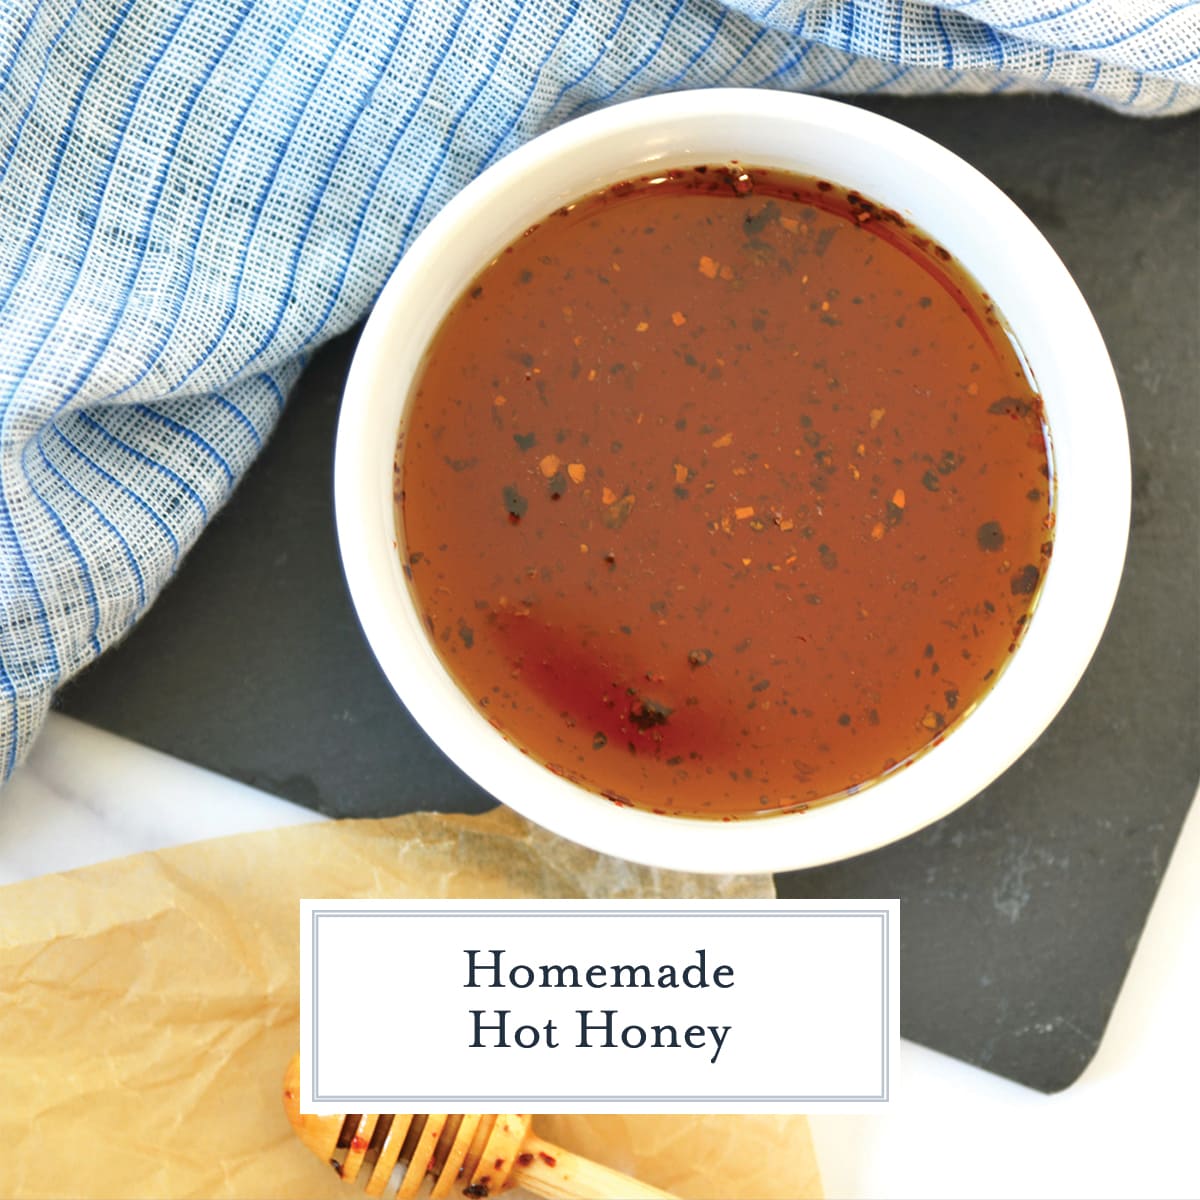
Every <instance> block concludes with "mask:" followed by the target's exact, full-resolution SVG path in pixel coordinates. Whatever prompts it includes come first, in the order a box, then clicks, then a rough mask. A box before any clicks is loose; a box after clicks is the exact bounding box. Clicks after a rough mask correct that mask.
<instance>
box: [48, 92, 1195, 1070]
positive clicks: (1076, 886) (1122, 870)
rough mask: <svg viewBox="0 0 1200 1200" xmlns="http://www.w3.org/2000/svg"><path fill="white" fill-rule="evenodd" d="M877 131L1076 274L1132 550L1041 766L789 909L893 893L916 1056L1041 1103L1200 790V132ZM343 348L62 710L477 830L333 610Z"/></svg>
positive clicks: (1032, 760) (247, 776) (918, 118)
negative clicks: (1118, 439)
mask: <svg viewBox="0 0 1200 1200" xmlns="http://www.w3.org/2000/svg"><path fill="white" fill-rule="evenodd" d="M870 107H871V108H873V109H875V110H876V111H880V112H883V113H885V114H886V115H888V116H891V117H894V118H895V119H897V120H900V121H902V122H904V123H906V124H909V125H912V126H913V127H915V128H917V129H919V130H921V131H922V132H924V133H927V134H929V135H930V136H932V137H934V138H936V139H937V140H938V141H941V142H942V143H944V144H945V145H947V146H949V147H950V148H951V149H953V150H955V151H956V152H957V153H959V154H960V155H962V156H963V157H964V158H966V159H968V160H969V161H971V162H973V163H974V164H975V165H977V166H978V167H979V168H980V169H981V170H983V171H984V172H985V173H986V174H987V175H989V176H990V177H991V178H992V179H993V180H995V181H996V182H997V183H998V184H1000V186H1002V187H1003V188H1004V189H1005V190H1006V191H1007V192H1008V193H1009V194H1010V195H1011V196H1012V197H1013V198H1014V199H1015V200H1016V201H1017V203H1018V204H1020V205H1021V207H1022V208H1023V209H1024V210H1025V211H1026V212H1027V213H1028V214H1029V215H1030V216H1031V217H1032V218H1033V220H1034V221H1035V222H1036V223H1037V224H1038V226H1039V227H1040V228H1041V229H1042V231H1043V232H1044V233H1045V235H1046V236H1047V238H1048V239H1049V240H1050V241H1051V243H1052V244H1053V245H1054V246H1055V248H1056V249H1057V250H1058V252H1059V253H1060V255H1061V256H1062V257H1063V259H1064V260H1065V262H1066V264H1067V266H1068V267H1069V268H1070V270H1071V271H1072V273H1073V274H1074V275H1075V278H1076V280H1077V281H1078V283H1079V285H1080V287H1081V289H1082V291H1083V293H1084V295H1085V296H1086V297H1087V298H1088V301H1089V303H1090V304H1091V305H1092V308H1093V311H1094V312H1095V314H1096V317H1097V320H1098V321H1099V324H1100V326H1101V329H1102V330H1103V332H1104V335H1105V337H1106V339H1107V341H1108V345H1109V348H1110V351H1111V354H1112V357H1113V360H1114V362H1115V364H1116V368H1117V373H1118V375H1119V377H1120V382H1121V387H1122V389H1123V393H1124V396H1125V401H1126V408H1127V412H1128V417H1129V424H1130V432H1131V440H1132V444H1133V461H1134V475H1133V478H1134V521H1133V534H1132V542H1131V546H1130V552H1129V559H1128V565H1127V569H1126V575H1125V579H1124V582H1123V584H1122V588H1121V593H1120V596H1119V599H1118V602H1117V607H1116V611H1115V613H1114V616H1113V619H1112V622H1111V624H1110V627H1109V630H1108V632H1107V634H1106V636H1105V639H1104V641H1103V643H1102V645H1101V647H1100V650H1099V653H1098V654H1097V656H1096V659H1095V661H1094V663H1093V665H1092V667H1091V669H1090V670H1089V671H1088V674H1087V676H1086V677H1085V679H1084V681H1083V683H1082V685H1081V686H1080V688H1079V690H1078V691H1077V693H1076V694H1075V696H1074V697H1073V698H1072V700H1071V701H1070V703H1069V704H1068V705H1067V707H1066V709H1065V710H1064V712H1063V713H1062V714H1061V715H1060V717H1059V718H1058V720H1056V721H1055V723H1054V724H1053V726H1052V727H1051V728H1050V729H1049V730H1048V731H1047V733H1046V734H1045V735H1044V736H1043V738H1042V739H1041V740H1040V741H1039V743H1038V744H1037V745H1036V746H1035V747H1034V748H1033V749H1032V750H1031V751H1030V752H1029V753H1028V754H1027V755H1026V756H1025V757H1024V758H1023V759H1022V760H1021V761H1020V762H1019V763H1017V764H1016V765H1015V766H1014V767H1013V768H1012V769H1011V770H1010V771H1009V772H1008V773H1007V774H1006V775H1005V776H1004V777H1003V778H1002V779H1001V780H999V781H998V782H997V783H996V784H994V785H993V786H992V787H991V788H989V789H988V791H987V792H985V793H984V794H983V795H982V796H980V797H979V798H977V799H976V800H975V801H974V802H973V803H971V804H970V805H968V806H967V807H965V808H964V809H961V810H960V811H959V812H958V813H956V814H955V815H953V816H952V817H950V818H948V819H947V820H945V821H942V822H940V823H939V824H937V825H935V826H932V827H931V828H929V829H927V830H925V831H924V832H922V833H920V834H917V835H915V836H913V837H911V838H909V839H907V840H906V841H904V842H902V843H899V844H897V845H894V846H892V847H889V848H887V849H885V850H881V851H878V852H877V853H874V854H870V855H866V856H864V857H862V858H859V859H855V860H853V861H850V862H846V863H840V864H837V865H834V866H830V867H824V868H820V869H816V870H811V871H805V872H796V873H792V874H789V875H783V876H780V877H779V890H780V894H781V895H783V896H787V897H811V896H829V897H853V896H862V897H888V896H900V897H901V898H902V899H903V902H904V903H903V918H902V929H903V952H902V959H901V961H902V994H903V1028H904V1033H905V1035H906V1036H908V1037H910V1038H913V1039H915V1040H917V1041H919V1042H923V1043H925V1044H927V1045H929V1046H933V1047H935V1048H937V1049H939V1050H942V1051H945V1052H947V1053H950V1054H953V1055H957V1056H958V1057H960V1058H963V1059H966V1060H968V1061H970V1062H973V1063H977V1064H979V1065H981V1066H984V1067H986V1068H989V1069H991V1070H993V1071H996V1072H998V1073H1000V1074H1003V1075H1006V1076H1009V1077H1011V1078H1013V1079H1017V1080H1020V1081H1022V1082H1024V1083H1027V1084H1029V1085H1031V1086H1033V1087H1036V1088H1040V1089H1042V1090H1044V1091H1053V1090H1055V1089H1058V1088H1061V1087H1064V1086H1066V1085H1067V1084H1069V1083H1070V1082H1071V1081H1072V1080H1073V1079H1075V1078H1076V1077H1077V1075H1078V1074H1079V1072H1080V1071H1081V1070H1082V1069H1083V1067H1084V1066H1085V1065H1086V1064H1087V1062H1088V1060H1089V1059H1090V1057H1091V1055H1092V1054H1093V1052H1094V1051H1095V1048H1096V1045H1097V1044H1098V1041H1099V1038H1100V1035H1101V1033H1102V1032H1103V1029H1104V1026H1105V1023H1106V1021H1107V1019H1108V1015H1109V1013H1110V1010H1111V1008H1112V1004H1113V1002H1114V1000H1115V998H1116V993H1117V990H1118V988H1119V986H1120V983H1121V980H1122V978H1123V976H1124V973H1125V970H1126V968H1127V966H1128V963H1129V959H1130V957H1131V955H1132V952H1133V949H1134V946H1135V945H1136V942H1137V938H1138V935H1139V932H1140V930H1141V928H1142V925H1143V923H1144V920H1145V917H1146V914H1147V912H1148V909H1149V906H1150V903H1151V900H1152V898H1153V896H1154V893H1155V890H1156V888H1157V886H1158V883H1159V880H1160V878H1161V875H1162V872H1163V869H1164V867H1165V865H1166V862H1167V859H1168V857H1169V855H1170V852H1171V847H1172V846H1173V844H1174V840H1175V837H1176V835H1177V833H1178V829H1179V826H1180V824H1181V823H1182V820H1183V816H1184V813H1185V810H1186V808H1187V805H1188V802H1189V800H1190V798H1191V796H1192V795H1193V794H1194V791H1195V788H1196V784H1197V780H1198V778H1200V608H1198V602H1197V596H1200V483H1198V482H1197V481H1198V480H1200V395H1198V391H1200V384H1198V382H1197V381H1198V380H1200V119H1198V118H1197V117H1188V118H1182V119H1177V120H1174V121H1170V122H1166V123H1147V122H1140V121H1137V120H1135V119H1132V118H1129V117H1120V116H1115V115H1112V114H1109V113H1107V112H1105V111H1102V110H1100V109H1095V108H1090V107H1085V106H1083V105H1081V104H1078V103H1076V102H1072V101H1067V100H1061V99H1049V98H1046V99H1034V98H1017V97H1012V98H1004V99H995V98H992V99H978V100H974V99H928V100H908V101H880V102H876V103H872V104H870ZM352 348H353V342H352V338H351V337H345V338H342V339H340V340H339V341H337V342H335V343H333V344H332V345H330V346H329V347H327V348H326V349H325V350H324V351H323V352H322V353H321V354H319V355H318V356H317V358H316V360H315V361H314V362H313V364H312V366H311V367H310V368H309V370H308V371H307V373H306V374H305V376H304V378H303V380H302V381H301V383H300V385H299V386H298V388H297V390H296V393H295V394H294V396H293V397H292V400H291V403H290V405H289V408H288V411H287V413H286V415H285V417H284V418H283V421H282V423H281V425H280V428H279V430H278V433H277V434H276V435H275V437H274V438H273V439H272V441H271V442H270V444H269V445H268V447H267V449H266V451H265V452H264V454H263V456H262V458H261V460H260V461H259V462H258V463H257V464H256V466H255V467H254V469H253V470H252V471H251V472H250V474H249V476H248V477H247V478H246V480H245V482H244V483H243V485H242V486H241V488H240V489H239V491H238V493H237V495H236V496H235V498H234V499H233V501H232V502H231V503H230V504H229V506H228V507H227V509H226V510H225V511H224V512H223V513H222V514H221V515H220V516H219V517H218V518H217V520H216V521H215V522H214V524H213V526H212V528H211V529H210V530H209V531H208V533H206V535H205V537H204V538H203V539H202V540H201V542H200V544H199V546H198V547H197V548H196V550H195V551H194V552H193V553H192V555H191V557H190V558H189V560H188V561H187V563H186V565H185V567H184V569H183V570H182V572H181V574H180V576H179V578H178V579H177V580H176V581H174V582H173V583H172V584H171V585H170V587H169V588H168V589H167V591H166V592H165V594H164V595H163V597H162V599H161V600H160V602H159V603H158V605H157V606H156V607H155V608H154V609H153V610H152V611H151V612H150V613H149V615H148V616H147V617H146V619H145V620H144V621H143V622H142V624H141V625H140V626H139V627H138V628H137V629H136V630H135V632H134V633H133V634H132V636H131V637H130V638H129V639H128V640H127V641H126V642H125V643H124V644H123V645H121V646H119V647H118V648H117V649H116V650H115V651H113V652H112V653H110V654H109V655H107V656H106V657H105V658H104V659H102V660H101V661H100V663H99V664H97V665H96V666H94V667H93V668H92V669H90V670H89V671H88V672H87V673H85V675H83V676H82V677H81V678H79V679H78V680H77V681H75V682H74V683H73V684H71V685H70V686H69V687H68V688H66V689H65V690H64V692H63V693H62V695H61V697H60V701H59V703H60V706H61V708H62V709H63V710H64V711H66V712H69V713H71V714H73V715H75V716H78V717H80V718H82V719H84V720H86V721H90V722H92V723H94V724H97V725H101V726H103V727H106V728H109V729H112V730H115V731H116V732H119V733H122V734H125V735H127V736H129V737H132V738H134V739H136V740H138V741H141V742H144V743H147V744H150V745H153V746H157V747H159V748H161V749H163V750H166V751H168V752H170V753H172V754H175V755H178V756H180V757H182V758H185V759H188V760H191V761H193V762H197V763H201V764H203V765H204V766H208V767H211V768H213V769H215V770H217V771H220V772H222V773H224V774H227V775H232V776H236V777H237V778H239V779H243V780H245V781H247V782H249V783H252V784H255V785H257V786H258V787H261V788H264V789H266V790H267V791H270V792H274V793H276V794H278V795H282V796H286V797H287V798H288V799H291V800H294V801H297V802H299V803H300V804H304V805H308V806H310V807H313V808H317V809H320V810H321V811H322V812H326V813H330V814H336V815H346V816H350V815H383V814H391V813H397V812H403V811H407V810H411V809H415V808H419V807H436V808H440V809H445V810H453V811H478V810H481V809H483V808H486V807H488V806H489V805H490V803H491V801H490V800H489V798H488V797H487V796H486V795H485V794H484V793H483V792H481V791H480V790H479V789H478V788H477V787H476V786H475V785H474V784H472V783H471V782H470V781H468V780H467V779H466V778H465V777H464V776H462V775H461V774H460V773H459V772H458V771H457V769H456V768H455V767H453V766H451V765H450V763H449V762H447V761H446V759H445V758H444V757H443V756H442V755H441V754H440V752H439V751H438V750H436V749H435V748H434V747H433V745H432V744H431V743H430V742H429V741H428V740H427V739H426V738H425V736H424V735H423V734H422V733H421V732H420V731H419V730H418V729H417V728H416V726H415V725H414V724H413V723H412V721H411V720H410V719H409V718H408V716H407V714H406V713H405V712H404V710H403V709H402V708H401V707H400V705H399V704H398V703H397V702H396V701H395V700H394V699H393V697H392V694H391V692H390V691H389V689H388V687H387V685H386V684H385V682H384V680H383V677H382V676H381V674H380V673H379V671H378V669H377V668H376V667H375V665H374V662H373V660H372V659H371V657H370V655H369V653H368V652H367V650H366V647H365V644H364V642H363V640H362V638H361V636H360V634H359V631H358V628H357V625H356V623H355V618H354V615H353V613H352V611H351V609H350V605H349V601H348V599H347V596H346V593H345V589H344V586H343V582H342V577H341V571H340V567H339V563H338V558H337V552H336V547H335V544H334V537H333V521H332V512H331V501H330V483H331V468H332V455H333V430H334V424H335V420H336V415H337V405H338V398H339V391H340V387H341V383H342V380H343V378H344V375H345V371H346V368H347V365H348V362H349V356H350V354H351V351H352ZM798 1003H801V1002H798Z"/></svg>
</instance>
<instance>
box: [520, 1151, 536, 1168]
mask: <svg viewBox="0 0 1200 1200" xmlns="http://www.w3.org/2000/svg"><path fill="white" fill-rule="evenodd" d="M531 1162H533V1155H532V1154H529V1153H526V1154H518V1155H517V1165H518V1166H520V1167H527V1166H529V1164H530V1163H531Z"/></svg>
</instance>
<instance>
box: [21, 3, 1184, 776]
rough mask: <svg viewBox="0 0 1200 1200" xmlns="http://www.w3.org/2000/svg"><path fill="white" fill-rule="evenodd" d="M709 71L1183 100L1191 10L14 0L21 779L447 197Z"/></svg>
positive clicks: (814, 84)
mask: <svg viewBox="0 0 1200 1200" xmlns="http://www.w3.org/2000/svg"><path fill="white" fill-rule="evenodd" d="M715 85H723V86H742V87H774V88H788V89H797V90H805V91H816V92H826V93H832V94H845V93H861V92H893V93H913V92H973V93H982V92H1004V91H1011V92H1017V91H1060V92H1072V93H1075V94H1077V95H1081V96H1089V97H1092V98H1094V99H1096V100H1098V101H1100V102H1102V103H1104V104H1107V105H1110V106H1112V107H1115V108H1120V109H1123V110H1125V111H1128V112H1130V113H1134V114H1141V115H1158V114H1171V113H1181V112H1185V111H1188V110H1191V109H1194V108H1196V107H1197V106H1198V105H1200V5H1198V4H1197V3H1195V2H1194V0H1125V2H1123V3H1122V2H1120V0H944V2H942V3H938V4H934V3H922V2H920V0H728V2H725V3H723V2H722V0H0V605H2V614H0V772H2V773H3V775H4V776H5V777H6V776H7V775H8V773H9V772H11V770H12V768H13V766H14V764H15V763H16V762H17V761H19V759H20V757H21V755H22V754H23V753H24V752H25V750H26V749H27V748H28V746H29V744H30V741H31V740H32V738H33V736H34V734H35V732H36V730H37V728H38V725H39V723H40V721H41V718H42V716H43V714H44V712H45V710H46V707H47V705H48V703H49V700H50V697H51V695H52V693H53V690H54V688H55V687H56V686H57V685H58V684H59V683H60V682H61V681H62V680H64V679H65V678H67V677H68V676H70V675H71V674H72V673H73V672H76V671H78V670H79V669H80V668H81V667H83V666H84V665H86V664H87V663H88V662H90V661H91V660H92V659H93V658H95V657H96V655H98V654H100V653H101V652H102V651H103V650H104V648H105V647H106V646H109V645H111V644H112V643H113V642H114V641H116V640H117V639H118V638H120V637H121V636H122V634H124V633H125V632H126V631H127V630H128V629H129V628H130V626H131V625H132V624H133V623H134V622H135V621H136V620H137V618H138V617H139V615H140V614H141V613H143V612H144V611H145V609H146V607H147V606H148V605H149V604H151V603H152V602H153V601H154V598H155V596H156V595H157V594H158V592H159V590H160V589H161V588H162V586H163V584H164V583H165V582H166V581H167V580H168V579H169V578H170V577H171V575H172V574H173V572H174V571H175V570H176V569H177V568H178V566H179V565H180V563H181V561H182V559H183V557H184V555H185V554H186V552H187V550H188V548H189V547H190V546H191V545H192V543H193V542H194V540H195V539H196V537H197V535H198V534H199V533H200V531H201V530H202V529H203V527H204V525H205V523H206V522H207V521H208V519H209V518H210V517H211V516H212V515H213V513H214V512H215V511H216V510H217V509H218V508H219V507H220V506H221V504H222V503H223V502H224V501H225V500H226V498H227V497H228V496H229V494H230V492H231V490H232V489H233V487H234V486H235V484H236V483H237V481H238V478H239V477H240V476H241V474H242V472H243V471H245V469H246V468H247V466H248V465H249V464H250V462H251V461H252V460H253V458H254V456H255V454H256V453H257V452H258V450H259V448H260V447H261V446H262V444H263V441H264V439H265V438H266V437H267V436H268V434H269V433H270V431H271V428H272V426H273V425H274V423H275V421H276V419H277V417H278V415H279V413H280V410H281V409H282V407H283V404H284V400H285V397H286V395H287V392H288V389H289V387H290V386H291V385H292V384H293V383H294V381H295V380H296V377H297V376H298V374H299V372H300V370H301V368H302V366H303V364H304V362H305V359H306V356H307V355H309V354H310V353H311V352H312V350H313V349H314V348H315V347H316V346H318V345H319V344H320V343H321V342H322V341H323V340H325V339H326V338H328V337H330V336H332V335H333V334H335V333H337V332H339V331H340V330H344V329H346V328H347V327H348V326H350V325H351V324H353V323H354V322H355V321H357V320H358V319H359V318H360V317H361V316H362V315H363V313H364V312H365V311H366V310H367V308H368V307H369V306H370V304H371V301H372V299H373V297H374V296H375V295H376V294H377V293H378V291H379V289H380V287H381V286H382V284H383V282H384V280H385V279H386V277H387V275H388V273H389V272H390V271H391V269H392V267H393V266H394V265H395V263H396V260H397V259H398V258H399V256H400V255H401V254H402V253H403V251H404V248H405V246H406V245H407V244H408V243H409V241H410V240H411V239H412V237H413V235H414V234H415V233H416V232H417V231H418V230H419V229H420V228H421V227H422V226H423V225H424V223H425V222H426V221H427V220H428V219H429V218H430V216H431V215H432V214H433V213H434V212H435V211H436V210H437V209H438V207H439V206H440V205H441V204H443V203H444V202H445V200H446V199H447V197H449V196H450V195H452V194H453V193H454V191H455V190H456V189H458V188H460V187H461V186H462V185H463V184H464V183H465V182H466V181H467V180H468V179H470V178H471V177H472V176H474V175H475V174H477V173H478V172H479V171H480V170H481V169H482V168H484V167H485V166H487V165H488V163H491V162H494V161H495V160H496V159H498V158H499V157H501V156H502V155H503V154H505V153H506V152H507V151H509V150H511V149H512V148H513V147H514V146H516V145H518V144H519V143H520V142H522V141H524V140H525V139H527V138H529V137H531V136H533V135H534V134H536V133H538V132H539V131H541V130H544V129H546V128H548V127H549V126H552V125H555V124H558V123H559V122H561V121H564V120H567V119H568V118H570V117H573V116H575V115H577V114H579V113H582V112H585V111H587V110H588V109H592V108H596V107H598V106H601V105H605V104H610V103H612V102H614V101H618V100H623V99H628V98H632V97H635V96H641V95H645V94H647V93H650V92H658V91H666V90H674V89H680V88H689V87H706V86H715ZM163 686H164V689H169V687H170V681H169V680H166V679H164V681H163Z"/></svg>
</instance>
